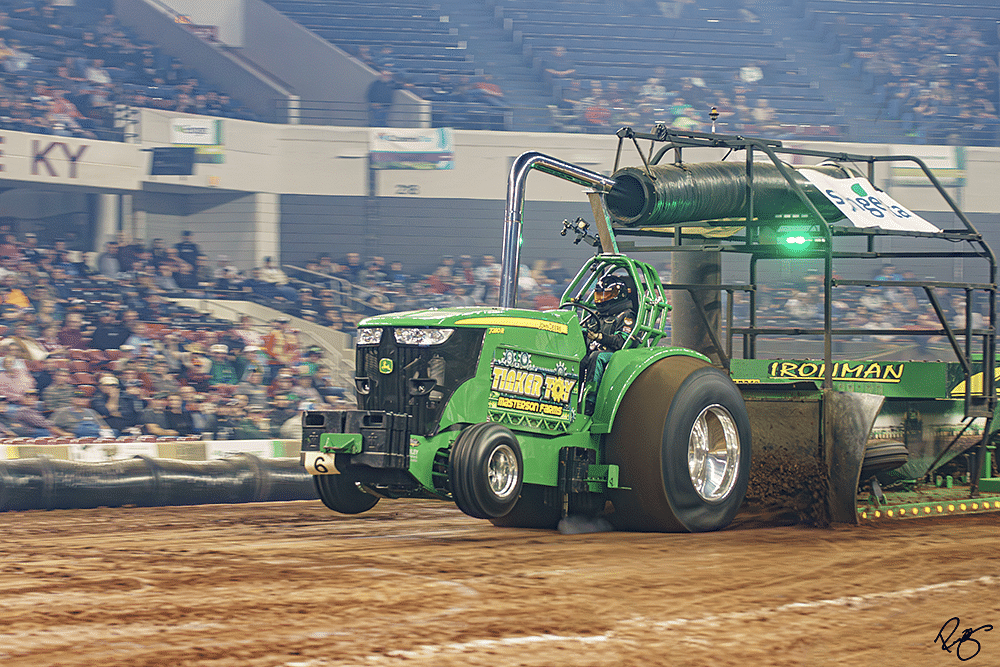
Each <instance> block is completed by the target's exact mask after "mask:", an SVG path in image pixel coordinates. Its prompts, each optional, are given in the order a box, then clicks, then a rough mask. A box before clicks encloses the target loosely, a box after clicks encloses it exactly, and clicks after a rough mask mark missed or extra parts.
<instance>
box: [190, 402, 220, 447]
mask: <svg viewBox="0 0 1000 667" xmlns="http://www.w3.org/2000/svg"><path fill="white" fill-rule="evenodd" d="M198 398H199V400H198V401H195V402H193V403H192V404H191V406H190V408H189V411H190V412H191V423H192V425H193V426H194V430H195V431H196V432H197V433H199V434H200V435H201V436H202V437H207V438H214V437H215V433H216V431H217V430H218V427H219V420H218V419H217V417H216V404H215V402H214V401H213V400H212V398H211V396H199V397H198Z"/></svg>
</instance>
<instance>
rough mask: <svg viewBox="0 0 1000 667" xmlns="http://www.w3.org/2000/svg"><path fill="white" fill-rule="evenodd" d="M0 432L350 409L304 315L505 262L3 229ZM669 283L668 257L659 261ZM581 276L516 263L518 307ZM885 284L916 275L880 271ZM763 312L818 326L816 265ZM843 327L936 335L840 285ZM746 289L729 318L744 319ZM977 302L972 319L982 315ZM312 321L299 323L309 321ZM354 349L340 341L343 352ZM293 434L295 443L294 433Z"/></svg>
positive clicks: (453, 280) (333, 311)
mask: <svg viewBox="0 0 1000 667" xmlns="http://www.w3.org/2000/svg"><path fill="white" fill-rule="evenodd" d="M0 240H2V241H3V242H2V243H0V358H2V368H0V437H45V436H67V437H77V438H80V437H93V438H98V437H103V436H108V437H111V436H120V435H126V436H129V437H143V436H146V437H203V438H215V439H257V438H271V437H278V436H279V435H281V434H282V432H283V431H282V427H285V429H286V431H285V432H286V433H287V432H288V431H287V429H288V428H290V427H291V428H293V429H294V425H295V418H296V416H297V415H298V414H299V411H300V410H302V409H307V408H308V407H309V406H311V405H313V406H314V405H330V406H340V407H344V406H349V405H351V404H352V402H353V398H352V396H353V394H352V392H351V390H350V389H349V388H344V387H339V386H336V383H335V382H334V380H333V379H332V378H333V376H332V374H331V372H330V369H329V368H328V367H327V366H326V365H325V364H324V361H323V351H322V349H321V348H319V347H307V346H305V345H304V344H303V343H302V342H301V337H300V333H301V332H300V331H299V329H297V328H295V324H294V323H295V322H298V321H299V319H296V318H300V319H301V320H306V321H311V322H314V323H316V324H319V325H323V326H326V327H329V328H330V329H333V330H337V331H340V332H343V333H344V334H347V335H348V338H347V339H346V340H348V341H349V340H350V336H352V335H353V334H354V333H355V331H356V327H357V325H358V323H359V321H360V320H361V319H363V318H364V317H367V316H370V315H375V314H381V313H387V312H393V311H402V310H411V309H418V308H428V307H456V306H479V305H495V304H496V303H497V300H498V291H499V287H500V278H501V275H500V266H499V264H498V263H497V261H496V259H495V258H494V257H493V256H491V255H484V256H482V257H481V258H480V259H479V260H478V261H477V260H474V259H473V257H472V256H471V255H461V256H459V257H457V258H455V257H451V256H444V257H442V258H441V261H440V264H439V265H438V266H437V267H436V268H434V270H432V271H431V272H429V273H428V274H426V275H415V274H411V273H408V272H407V271H406V269H405V267H404V266H403V264H402V262H400V261H398V260H395V261H388V262H387V261H386V260H385V258H383V257H378V256H376V257H371V258H369V259H368V260H367V261H363V260H362V257H361V255H360V254H359V253H357V252H348V253H346V254H345V255H344V256H343V257H340V258H338V259H337V260H336V261H334V260H333V258H332V257H331V255H330V254H327V253H322V254H320V255H319V256H318V257H317V258H316V259H315V260H312V261H308V262H306V263H305V265H304V266H301V267H300V266H290V265H285V266H284V268H282V267H281V266H279V265H278V264H277V263H276V262H274V261H273V260H272V258H269V257H267V258H263V262H262V264H261V265H260V266H255V267H253V268H251V269H249V270H241V269H239V268H238V267H236V266H234V265H233V264H232V263H231V262H230V261H229V259H228V258H227V257H226V256H223V255H220V256H218V257H217V258H216V264H215V266H211V265H210V264H209V262H208V260H207V257H206V256H205V255H204V254H203V253H202V252H200V250H199V247H198V244H197V242H196V239H195V237H194V234H193V233H191V232H189V231H188V232H184V233H182V235H181V238H180V239H179V240H178V241H177V242H176V243H172V244H170V243H167V242H166V241H164V240H163V239H153V240H152V241H151V242H150V244H149V245H148V246H147V245H146V244H144V243H141V242H138V241H135V240H131V239H129V238H127V237H126V236H125V235H124V234H119V236H118V237H117V238H116V240H115V241H109V242H107V243H106V244H105V245H104V246H103V249H102V252H101V253H99V254H98V253H83V252H81V251H79V250H74V249H72V248H68V247H67V245H68V244H67V241H66V240H63V239H56V240H55V241H54V242H53V243H52V244H51V246H47V247H41V246H40V245H39V243H38V238H37V236H36V235H35V234H33V233H30V232H29V233H26V234H24V235H23V236H22V237H21V238H19V237H18V235H17V234H15V233H14V232H12V231H11V229H10V227H9V225H0ZM660 270H661V273H662V277H663V278H664V280H665V281H669V266H664V267H661V269H660ZM572 278H573V275H572V274H571V273H570V272H569V271H567V270H566V269H565V268H564V267H563V266H562V265H561V263H560V262H558V261H555V260H552V261H544V260H540V261H537V262H535V263H534V265H533V266H530V267H529V266H526V265H525V266H522V267H521V269H520V274H519V280H520V282H519V285H518V292H519V301H520V303H521V304H523V305H525V306H529V307H532V308H536V309H540V310H545V309H550V308H556V307H558V305H559V297H560V295H561V294H562V293H563V291H564V289H565V288H566V286H567V285H568V284H569V282H570V281H571V280H572ZM876 278H877V279H884V280H894V281H895V280H912V279H913V278H914V276H913V275H912V273H909V272H907V273H902V274H899V273H897V271H896V269H895V268H894V267H892V266H888V265H887V266H885V267H883V268H882V270H881V272H880V275H879V276H876ZM764 283H765V284H763V285H762V286H761V290H760V291H759V299H760V301H759V304H760V310H759V311H758V312H759V319H758V321H759V322H760V324H761V325H762V326H766V327H780V328H788V327H800V328H817V327H821V326H822V307H821V304H822V285H821V281H820V276H819V274H818V272H815V271H811V272H806V273H805V274H804V275H803V277H802V278H801V279H799V280H798V281H796V282H795V283H794V284H792V283H789V284H782V283H778V282H771V281H764ZM191 296H197V297H202V298H212V299H239V300H250V301H255V302H258V303H261V304H263V305H267V306H269V307H271V308H273V309H276V310H278V311H281V312H282V313H283V315H281V316H279V317H276V318H274V319H273V320H272V321H271V322H269V323H267V324H261V325H259V326H256V325H254V324H253V323H252V322H251V320H250V318H249V317H247V316H244V317H243V318H242V319H241V320H240V321H239V322H232V321H228V320H223V319H218V318H214V317H211V316H209V315H206V314H205V313H200V312H197V311H194V310H191V309H189V308H186V307H184V306H183V305H180V304H178V303H177V302H175V301H174V298H175V297H191ZM834 297H835V300H834V302H833V304H832V306H833V311H834V317H835V320H836V321H837V323H838V326H843V327H857V328H859V329H872V330H880V329H907V328H911V329H932V330H936V329H939V328H940V326H939V324H938V323H937V321H936V319H935V317H934V316H933V314H932V312H931V311H930V309H929V308H928V307H926V304H923V305H922V302H921V301H920V300H919V295H918V293H917V292H916V291H915V290H914V289H911V288H902V287H892V288H890V289H886V290H882V291H871V290H864V289H861V288H838V289H837V290H835V295H834ZM944 305H945V307H946V309H947V312H948V316H949V318H950V320H951V324H952V325H953V326H955V327H956V328H958V329H962V328H964V325H965V319H966V318H965V310H964V308H965V302H964V299H963V298H956V299H954V300H950V301H949V300H947V299H946V300H945V302H944ZM746 306H747V303H746V299H745V298H744V296H743V295H742V294H741V293H739V292H737V293H736V295H735V301H734V313H735V316H736V318H737V321H738V322H743V321H746V318H747V311H746ZM978 311H979V308H976V312H974V313H973V326H974V327H976V328H981V327H982V325H983V317H982V315H981V313H980V312H978ZM300 326H302V325H300ZM907 338H912V341H913V342H915V343H916V344H917V346H918V349H916V350H915V352H914V353H915V354H917V355H919V356H920V358H936V357H935V355H936V354H938V350H937V349H936V348H935V345H937V344H941V345H939V347H941V346H943V343H944V339H943V338H942V337H940V336H938V337H936V338H937V339H935V337H928V336H912V337H906V336H899V335H888V334H884V333H881V332H878V331H874V332H873V333H872V334H871V335H870V336H867V335H859V336H855V339H856V340H861V341H869V342H872V343H874V344H876V345H878V344H884V343H892V342H905V341H904V339H907ZM348 345H349V343H345V347H347V346H348ZM290 437H296V436H295V435H291V436H290Z"/></svg>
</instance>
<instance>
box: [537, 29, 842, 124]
mask: <svg viewBox="0 0 1000 667" xmlns="http://www.w3.org/2000/svg"><path fill="white" fill-rule="evenodd" d="M552 53H553V55H552V60H551V62H550V63H549V65H548V67H547V68H546V71H547V72H548V73H549V75H550V76H551V78H552V80H553V81H554V84H555V85H554V87H555V95H556V104H555V105H554V106H555V108H554V119H555V122H556V127H555V129H557V130H562V131H578V132H594V133H602V134H604V133H608V132H613V131H614V130H616V129H617V128H619V127H623V126H626V125H628V126H630V127H635V128H642V129H648V128H650V127H652V126H653V125H654V124H656V123H663V124H665V125H666V126H668V127H671V128H674V129H677V130H682V131H693V132H710V131H718V132H726V133H732V134H745V135H750V136H766V137H776V138H790V137H795V136H805V134H808V135H809V136H810V137H813V138H818V137H836V136H838V134H839V132H840V129H839V125H838V124H837V123H836V122H835V119H833V117H832V116H831V117H830V118H829V119H827V120H828V123H826V124H823V123H801V122H794V118H793V119H786V121H787V120H792V121H793V122H780V120H779V118H778V113H777V110H776V109H775V107H774V106H773V105H772V104H771V102H770V101H769V99H768V97H767V96H766V89H765V86H766V85H767V84H768V83H769V79H770V78H771V73H770V70H771V67H770V66H769V64H768V63H766V62H761V61H753V60H750V61H747V63H746V64H745V65H744V66H742V67H739V68H737V69H734V70H733V71H732V72H730V73H729V76H725V77H720V76H718V75H716V76H715V77H714V78H713V77H712V76H709V75H707V74H702V73H692V74H691V76H683V77H680V78H671V77H670V76H668V74H667V70H666V68H664V67H657V68H655V69H654V70H653V75H652V76H650V77H648V78H647V79H645V80H642V81H615V80H612V81H608V82H603V81H600V80H597V79H590V80H581V79H579V78H576V77H573V76H572V74H573V72H574V70H573V68H572V65H571V64H570V63H568V62H567V61H566V59H565V57H564V56H563V55H561V54H564V53H565V48H564V47H560V46H557V47H555V48H554V49H553V52H552ZM567 72H568V73H569V74H567ZM713 108H714V109H715V111H716V112H717V113H718V120H713V119H712V117H711V113H710V112H711V111H712V109H713Z"/></svg>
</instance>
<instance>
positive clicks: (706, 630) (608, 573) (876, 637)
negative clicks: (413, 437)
mask: <svg viewBox="0 0 1000 667" xmlns="http://www.w3.org/2000/svg"><path fill="white" fill-rule="evenodd" d="M0 534H2V535H3V541H2V544H0V620H2V624H0V664H2V665H4V667H19V666H22V665H44V666H49V665H59V666H66V667H75V666H80V667H84V666H86V667H95V666H97V667H110V666H117V665H125V666H140V665H157V666H159V665H169V666H171V667H179V666H187V665H197V666H212V667H256V666H267V667H272V666H273V667H321V666H324V665H358V666H362V665H363V666H381V665H407V666H410V665H413V666H425V665H426V666H430V665H434V666H440V665H461V666H463V667H464V666H469V665H488V666H490V667H494V666H500V665H503V666H508V665H538V666H540V667H552V666H554V665H567V666H570V665H572V666H573V667H579V666H587V665H626V666H627V665H636V666H642V667H648V666H649V665H682V666H683V665H691V666H697V667H729V666H732V667H750V666H756V665H776V666H777V665H780V666H785V665H802V666H808V667H816V666H823V665H865V664H869V665H887V666H888V665H906V666H907V667H921V666H923V665H927V666H931V665H933V666H935V667H937V666H940V665H949V664H956V665H957V664H959V663H960V662H963V661H960V660H959V657H961V658H964V659H966V660H965V661H964V664H970V665H977V664H979V665H997V664H1000V571H998V565H1000V550H998V549H997V546H998V541H1000V516H998V515H979V516H965V517H943V518H935V519H928V520H919V519H918V520H903V521H896V522H892V523H886V524H881V525H874V526H872V525H869V526H861V527H850V526H834V527H833V528H825V529H820V528H806V527H802V526H790V527H767V528H758V527H752V526H751V525H749V524H742V525H739V524H738V525H737V526H736V527H734V528H731V529H729V530H725V531H721V532H717V533H709V534H699V535H687V534H670V535H660V534H638V533H621V532H604V533H589V534H579V535H563V534H560V533H558V532H554V531H541V530H516V529H507V528H496V527H494V526H492V525H491V524H489V523H488V522H485V521H478V520H475V519H471V518H469V517H466V516H465V515H463V514H461V513H460V512H459V511H458V510H456V509H455V508H454V507H453V506H451V505H450V504H447V503H443V502H424V501H385V500H383V501H382V502H381V503H380V504H379V505H378V506H376V507H375V509H373V510H372V511H370V512H368V513H366V514H363V515H360V516H354V517H349V516H341V515H337V514H334V513H332V512H330V511H328V510H327V509H325V508H324V507H323V506H322V504H321V503H320V502H319V501H301V502H285V503H259V504H247V505H215V506H198V507H172V508H119V509H103V508H102V509H94V510H66V511H49V512H45V511H36V512H9V513H5V514H0ZM953 617H958V618H959V619H960V627H959V630H958V631H957V632H955V633H954V635H953V636H952V639H951V641H952V642H954V641H955V640H957V639H959V638H960V636H961V634H962V630H964V629H966V628H972V629H974V628H977V627H979V626H982V625H984V624H993V625H994V626H996V627H997V629H996V630H994V631H986V630H985V629H982V630H979V631H978V632H975V633H974V634H972V635H971V636H970V641H966V642H963V643H961V644H955V645H952V646H951V651H950V652H948V651H944V650H942V648H941V642H940V641H937V642H935V637H936V636H937V635H938V632H939V630H940V629H941V627H942V625H944V624H945V622H946V621H948V619H950V618H953ZM952 625H955V622H954V621H953V622H952ZM944 634H945V635H946V636H947V634H948V630H946V631H945V633H944ZM977 641H978V642H979V647H978V648H979V651H980V652H979V654H978V655H976V656H975V657H972V658H971V660H970V659H969V657H970V656H972V655H973V654H974V653H975V651H976V649H977V644H976V642H977ZM957 650H960V651H961V655H958V654H956V651H957Z"/></svg>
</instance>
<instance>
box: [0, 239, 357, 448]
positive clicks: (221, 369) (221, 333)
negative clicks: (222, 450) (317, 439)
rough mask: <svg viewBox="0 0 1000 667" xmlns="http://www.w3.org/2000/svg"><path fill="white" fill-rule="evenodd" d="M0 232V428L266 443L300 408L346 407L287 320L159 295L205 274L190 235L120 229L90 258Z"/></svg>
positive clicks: (60, 244) (208, 283) (209, 284)
mask: <svg viewBox="0 0 1000 667" xmlns="http://www.w3.org/2000/svg"><path fill="white" fill-rule="evenodd" d="M0 237H2V240H3V243H0V358H2V368H0V436H3V437H8V438H10V437H28V438H32V437H34V438H37V437H50V436H64V437H76V438H101V437H116V436H128V437H179V438H184V437H200V438H205V439H269V438H273V437H279V436H281V435H282V433H286V434H287V433H288V432H289V431H288V428H289V427H292V429H293V430H292V432H293V433H294V425H295V421H296V418H297V415H298V414H299V411H300V410H303V409H306V408H308V407H309V406H311V405H318V404H327V405H332V406H343V405H347V404H348V403H347V402H346V395H345V391H344V389H343V388H341V387H337V386H334V383H333V380H332V376H331V373H330V369H329V368H328V367H327V366H326V365H325V364H324V363H323V352H322V349H321V348H319V347H306V346H305V345H303V344H302V342H301V340H300V337H299V331H298V330H296V329H295V328H294V327H292V326H291V321H292V318H291V317H290V316H288V315H282V316H280V317H277V318H275V319H274V320H273V321H272V322H270V323H268V324H267V325H263V326H254V325H253V324H251V322H250V320H249V318H244V319H243V320H242V321H240V322H230V321H227V320H222V319H217V318H213V317H210V316H208V315H205V314H204V313H200V312H196V311H193V310H191V309H189V308H185V307H183V306H181V305H178V304H176V303H174V302H173V301H172V300H171V297H174V296H183V295H184V294H188V293H193V292H200V293H202V294H204V293H205V292H207V291H211V290H213V289H214V288H215V285H216V283H217V282H218V281H217V280H216V279H215V277H214V273H215V272H214V270H213V269H212V268H211V267H206V266H205V264H204V261H203V260H204V255H202V254H201V253H199V252H198V247H197V244H196V243H195V242H194V237H193V234H191V233H186V234H184V235H183V237H182V239H181V240H180V241H179V242H178V243H175V244H172V245H169V246H168V245H167V244H166V243H165V242H164V241H163V240H162V239H157V240H155V241H154V242H153V243H151V244H150V246H149V247H146V246H145V245H144V244H140V243H136V242H133V241H131V240H129V239H127V238H124V237H123V236H119V238H118V239H117V240H116V241H115V242H108V243H107V244H106V245H105V246H104V250H103V252H102V253H100V255H96V256H95V254H94V253H81V252H80V251H78V250H72V249H69V248H67V242H66V241H65V240H62V239H59V240H56V241H55V242H54V243H53V244H52V246H51V247H41V246H40V245H39V243H38V239H37V236H36V235H35V234H33V233H27V234H25V235H24V236H23V238H21V239H18V237H17V235H16V234H14V233H12V232H11V231H10V229H9V227H8V226H6V225H5V226H3V228H0ZM196 267H198V268H196ZM261 270H262V271H267V268H266V267H261ZM174 275H178V276H181V277H182V279H181V281H180V282H181V283H182V284H185V285H190V286H189V287H188V288H187V289H190V290H191V292H186V291H185V288H182V287H179V286H178V285H177V284H176V283H175V282H172V281H173V276H174ZM189 275H194V276H196V278H197V280H196V281H195V282H191V283H188V282H187V280H188V279H187V276H189ZM249 296H251V297H252V296H253V295H252V294H251V295H249ZM295 296H296V298H297V296H298V295H297V294H296V295H295ZM273 303H274V305H278V306H282V305H285V304H287V303H289V302H288V300H287V299H285V298H284V297H282V296H280V295H276V296H275V297H274V299H273ZM282 427H285V430H284V431H283V430H282ZM285 437H288V436H287V435H286V436H285ZM291 437H295V436H294V435H292V436H291Z"/></svg>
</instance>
